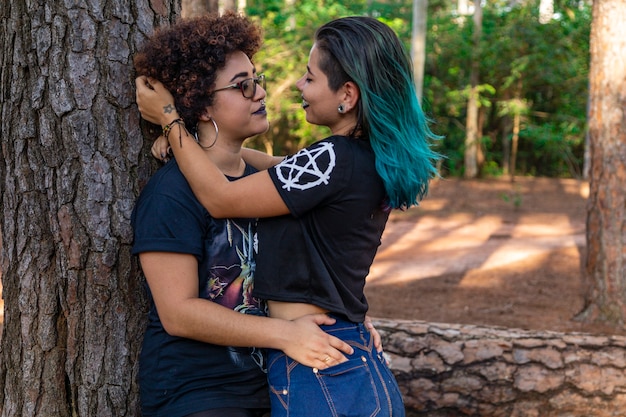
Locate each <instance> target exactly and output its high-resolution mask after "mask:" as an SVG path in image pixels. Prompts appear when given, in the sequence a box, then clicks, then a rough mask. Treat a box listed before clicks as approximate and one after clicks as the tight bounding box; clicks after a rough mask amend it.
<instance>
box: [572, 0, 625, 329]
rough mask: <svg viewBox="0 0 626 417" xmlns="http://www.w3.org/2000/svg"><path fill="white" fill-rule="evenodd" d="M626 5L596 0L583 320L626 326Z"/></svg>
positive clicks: (592, 55) (591, 81) (592, 57)
mask: <svg viewBox="0 0 626 417" xmlns="http://www.w3.org/2000/svg"><path fill="white" fill-rule="evenodd" d="M625 21H626V3H625V2H624V1H623V0H596V1H594V3H593V21H592V27H591V38H590V42H591V45H590V46H591V48H590V50H591V66H590V72H589V79H590V84H589V86H590V100H589V145H590V146H589V148H590V149H589V150H590V156H591V165H590V173H589V188H590V193H589V204H588V210H587V254H586V259H585V261H584V264H585V265H584V271H583V274H584V276H585V278H586V279H587V282H588V284H589V288H590V290H589V292H588V294H587V300H586V301H587V304H586V308H585V310H584V312H583V313H582V314H581V318H583V319H586V320H590V321H593V320H601V321H608V322H610V323H613V324H619V325H624V324H626V263H625V262H624V259H625V255H626V246H625V245H626V191H625V189H624V184H626V113H625V112H624V109H626V96H625V95H624V91H626V26H624V22H625Z"/></svg>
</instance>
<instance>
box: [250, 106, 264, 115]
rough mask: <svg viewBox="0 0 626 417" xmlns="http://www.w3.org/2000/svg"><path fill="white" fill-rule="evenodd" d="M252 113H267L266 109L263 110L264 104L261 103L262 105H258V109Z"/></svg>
mask: <svg viewBox="0 0 626 417" xmlns="http://www.w3.org/2000/svg"><path fill="white" fill-rule="evenodd" d="M252 114H264V115H265V114H267V111H266V110H265V106H264V105H263V106H261V107H259V110H257V111H255V112H254V113H252Z"/></svg>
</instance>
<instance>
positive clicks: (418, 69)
mask: <svg viewBox="0 0 626 417" xmlns="http://www.w3.org/2000/svg"><path fill="white" fill-rule="evenodd" d="M427 15H428V0H413V30H412V35H411V37H412V40H411V56H412V58H413V74H414V78H415V92H416V94H417V97H418V99H419V100H420V102H421V101H422V95H423V91H424V65H425V62H426V27H427V25H426V22H427V17H428V16H427Z"/></svg>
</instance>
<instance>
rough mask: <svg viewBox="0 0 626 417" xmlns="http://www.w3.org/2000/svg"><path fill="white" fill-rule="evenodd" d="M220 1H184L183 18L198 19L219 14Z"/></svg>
mask: <svg viewBox="0 0 626 417" xmlns="http://www.w3.org/2000/svg"><path fill="white" fill-rule="evenodd" d="M219 9H220V8H219V1H218V0H182V7H181V16H182V17H197V16H202V15H205V14H207V13H217V12H219Z"/></svg>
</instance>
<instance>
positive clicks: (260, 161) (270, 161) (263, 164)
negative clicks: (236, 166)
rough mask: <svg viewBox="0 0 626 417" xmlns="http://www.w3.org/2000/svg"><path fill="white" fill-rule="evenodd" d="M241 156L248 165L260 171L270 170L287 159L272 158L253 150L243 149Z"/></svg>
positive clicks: (281, 157) (280, 157)
mask: <svg viewBox="0 0 626 417" xmlns="http://www.w3.org/2000/svg"><path fill="white" fill-rule="evenodd" d="M241 155H242V156H243V160H244V161H246V163H248V164H250V165H252V166H253V167H255V168H256V169H258V170H259V171H263V170H264V169H269V168H271V167H273V166H274V165H276V164H278V163H279V162H280V161H282V160H283V159H285V157H284V156H272V155H268V154H266V153H265V152H261V151H257V150H256V149H251V148H242V149H241Z"/></svg>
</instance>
